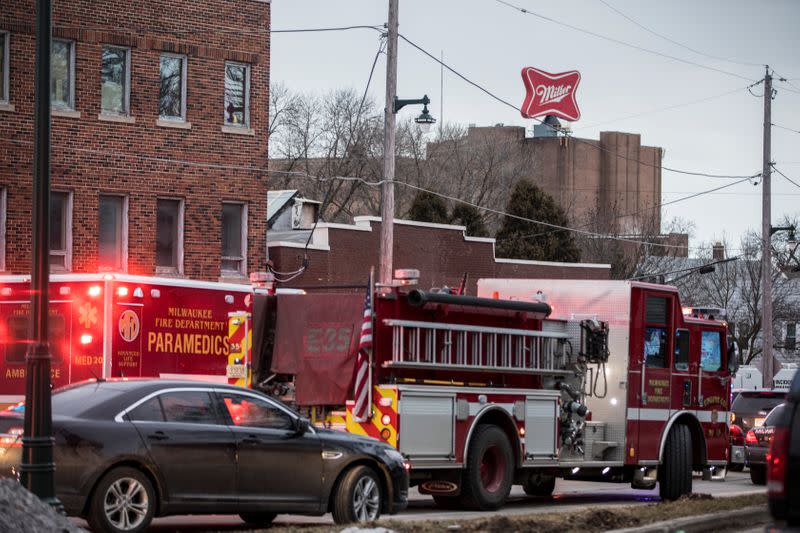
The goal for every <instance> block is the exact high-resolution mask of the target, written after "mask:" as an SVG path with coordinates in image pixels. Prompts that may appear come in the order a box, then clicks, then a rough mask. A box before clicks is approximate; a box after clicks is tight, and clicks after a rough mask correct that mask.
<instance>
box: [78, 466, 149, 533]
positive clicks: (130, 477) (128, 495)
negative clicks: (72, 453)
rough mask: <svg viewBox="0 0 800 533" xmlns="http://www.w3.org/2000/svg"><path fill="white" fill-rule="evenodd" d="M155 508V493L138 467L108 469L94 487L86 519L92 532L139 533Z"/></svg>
mask: <svg viewBox="0 0 800 533" xmlns="http://www.w3.org/2000/svg"><path fill="white" fill-rule="evenodd" d="M155 510H156V494H155V491H154V490H153V485H152V483H150V480H149V479H148V478H147V476H145V475H144V474H143V473H142V472H140V471H139V470H136V469H135V468H130V467H120V468H115V469H114V470H111V471H110V472H109V473H107V474H106V475H105V476H103V479H101V480H100V482H99V483H98V484H97V487H95V489H94V492H93V493H92V497H91V501H90V504H89V516H88V517H87V521H88V522H89V527H91V529H92V531H107V532H110V533H122V532H125V533H138V532H140V531H144V530H145V529H147V526H149V525H150V522H151V521H152V520H153V515H154V514H155Z"/></svg>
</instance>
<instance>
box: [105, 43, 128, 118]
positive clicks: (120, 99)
mask: <svg viewBox="0 0 800 533" xmlns="http://www.w3.org/2000/svg"><path fill="white" fill-rule="evenodd" d="M130 54H131V51H130V50H129V49H128V48H120V47H119V46H104V47H103V55H102V63H101V67H100V109H101V111H102V112H103V113H110V114H115V115H127V114H128V109H129V102H130V79H131V69H130Z"/></svg>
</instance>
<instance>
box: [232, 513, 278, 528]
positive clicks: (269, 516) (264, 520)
mask: <svg viewBox="0 0 800 533" xmlns="http://www.w3.org/2000/svg"><path fill="white" fill-rule="evenodd" d="M276 516H278V513H266V512H260V513H239V518H241V519H242V520H244V521H245V522H246V523H247V525H248V526H252V527H267V526H269V525H270V524H272V521H273V520H275V517H276Z"/></svg>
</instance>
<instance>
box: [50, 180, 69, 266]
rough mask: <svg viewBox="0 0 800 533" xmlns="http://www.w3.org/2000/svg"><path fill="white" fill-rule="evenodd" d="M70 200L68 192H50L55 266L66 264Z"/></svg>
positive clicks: (52, 257) (52, 262) (53, 260)
mask: <svg viewBox="0 0 800 533" xmlns="http://www.w3.org/2000/svg"><path fill="white" fill-rule="evenodd" d="M68 200H69V194H68V193H65V192H52V193H50V263H51V264H52V265H53V266H60V267H64V266H66V255H67V225H68V224H70V221H69V220H68V218H67V215H68V212H67V203H68Z"/></svg>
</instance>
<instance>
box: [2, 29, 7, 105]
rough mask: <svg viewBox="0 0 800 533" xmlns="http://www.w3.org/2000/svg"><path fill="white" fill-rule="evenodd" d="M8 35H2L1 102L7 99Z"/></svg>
mask: <svg viewBox="0 0 800 533" xmlns="http://www.w3.org/2000/svg"><path fill="white" fill-rule="evenodd" d="M7 36H8V34H7V33H0V100H5V99H6V68H7V67H8V65H6V37H7Z"/></svg>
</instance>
